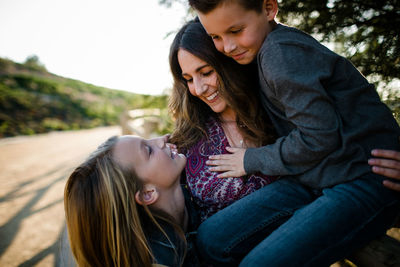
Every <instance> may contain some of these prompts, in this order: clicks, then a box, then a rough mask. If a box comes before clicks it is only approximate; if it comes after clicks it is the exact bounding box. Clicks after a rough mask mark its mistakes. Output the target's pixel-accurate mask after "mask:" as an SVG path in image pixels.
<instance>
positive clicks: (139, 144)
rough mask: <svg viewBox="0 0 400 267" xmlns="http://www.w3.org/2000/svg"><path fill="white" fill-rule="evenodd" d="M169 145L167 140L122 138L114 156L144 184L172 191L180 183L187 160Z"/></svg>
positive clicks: (135, 137) (161, 138) (116, 146)
mask: <svg viewBox="0 0 400 267" xmlns="http://www.w3.org/2000/svg"><path fill="white" fill-rule="evenodd" d="M166 142H167V137H159V138H153V139H147V140H146V139H143V138H141V137H137V136H130V135H126V136H121V137H119V139H118V141H117V143H116V144H115V148H114V152H113V156H114V158H115V159H116V160H117V161H118V162H119V163H120V164H122V165H123V166H126V167H129V166H132V167H133V169H134V170H135V172H136V174H137V175H138V177H140V179H142V180H143V182H144V183H148V184H153V185H155V186H157V187H159V188H170V187H172V186H174V185H175V184H176V183H179V178H180V174H181V172H182V171H183V169H184V168H185V164H186V158H185V156H184V155H183V154H178V153H177V151H176V149H173V148H171V147H170V146H169V145H168V144H167V143H166Z"/></svg>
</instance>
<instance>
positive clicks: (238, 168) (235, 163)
mask: <svg viewBox="0 0 400 267" xmlns="http://www.w3.org/2000/svg"><path fill="white" fill-rule="evenodd" d="M226 150H227V151H228V152H230V153H232V154H221V155H213V156H210V157H209V160H207V161H206V164H207V165H211V166H214V167H211V168H210V170H211V171H217V172H222V173H220V174H219V175H217V177H218V178H228V177H240V176H243V175H246V171H245V170H244V164H243V160H244V153H245V152H246V149H244V148H232V147H226Z"/></svg>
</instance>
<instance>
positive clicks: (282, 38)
mask: <svg viewBox="0 0 400 267" xmlns="http://www.w3.org/2000/svg"><path fill="white" fill-rule="evenodd" d="M280 44H286V45H290V44H292V45H301V44H309V45H319V44H320V43H319V42H318V41H317V40H315V39H314V38H313V37H312V36H311V35H309V34H308V33H305V32H303V31H301V30H299V29H296V28H293V27H289V26H287V25H284V24H280V23H278V24H277V26H276V27H275V29H274V30H273V31H272V32H270V33H269V34H268V35H267V37H266V38H265V40H264V42H263V45H262V47H261V50H260V52H263V51H265V50H266V48H267V47H268V46H273V45H280Z"/></svg>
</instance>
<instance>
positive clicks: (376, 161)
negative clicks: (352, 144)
mask: <svg viewBox="0 0 400 267" xmlns="http://www.w3.org/2000/svg"><path fill="white" fill-rule="evenodd" d="M371 154H372V155H373V156H375V157H379V158H371V159H369V160H368V164H369V165H371V166H372V171H373V172H374V173H376V174H380V175H383V176H386V177H389V178H393V179H397V180H399V182H398V183H397V182H392V181H389V180H384V181H383V185H384V186H386V187H387V188H390V189H393V190H396V191H400V152H398V151H394V150H384V149H374V150H372V151H371Z"/></svg>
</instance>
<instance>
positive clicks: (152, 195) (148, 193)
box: [135, 184, 159, 206]
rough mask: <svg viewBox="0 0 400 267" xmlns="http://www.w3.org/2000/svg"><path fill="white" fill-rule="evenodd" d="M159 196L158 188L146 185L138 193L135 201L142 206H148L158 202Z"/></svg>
mask: <svg viewBox="0 0 400 267" xmlns="http://www.w3.org/2000/svg"><path fill="white" fill-rule="evenodd" d="M158 196H159V194H158V191H157V188H156V187H155V186H154V185H151V184H146V185H144V186H143V189H142V190H141V191H137V192H136V194H135V200H136V202H137V203H138V204H140V205H142V206H148V205H151V204H153V203H154V202H156V201H157V199H158Z"/></svg>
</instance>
